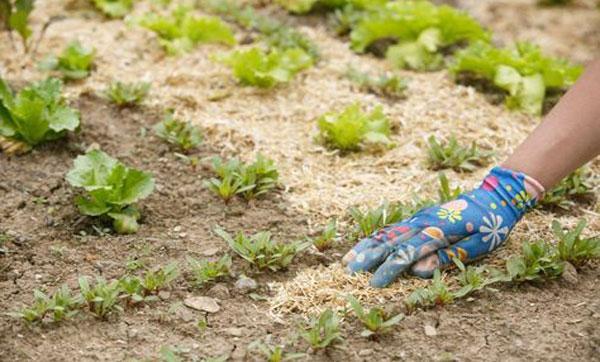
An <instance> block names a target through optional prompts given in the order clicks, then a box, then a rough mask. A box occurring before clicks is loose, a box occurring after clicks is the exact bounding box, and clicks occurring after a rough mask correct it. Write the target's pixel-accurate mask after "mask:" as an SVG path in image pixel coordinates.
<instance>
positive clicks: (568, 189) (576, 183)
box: [540, 167, 593, 210]
mask: <svg viewBox="0 0 600 362" xmlns="http://www.w3.org/2000/svg"><path fill="white" fill-rule="evenodd" d="M590 181H591V180H590V176H589V174H588V172H587V170H586V169H585V168H583V167H582V168H579V169H577V170H576V171H574V172H573V173H571V174H570V175H568V176H567V177H565V178H564V179H562V180H561V181H560V182H559V183H558V185H556V186H554V188H552V190H550V191H548V192H546V193H545V194H544V198H543V199H542V200H541V202H540V204H541V205H542V206H558V207H560V208H562V209H565V210H568V209H569V208H571V207H572V206H573V205H574V204H575V203H574V201H573V200H578V199H581V198H584V197H586V196H589V195H592V194H593V193H592V185H591V182H590Z"/></svg>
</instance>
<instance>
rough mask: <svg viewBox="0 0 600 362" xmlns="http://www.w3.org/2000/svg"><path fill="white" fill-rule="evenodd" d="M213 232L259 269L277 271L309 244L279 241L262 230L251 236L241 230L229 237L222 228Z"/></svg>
mask: <svg viewBox="0 0 600 362" xmlns="http://www.w3.org/2000/svg"><path fill="white" fill-rule="evenodd" d="M215 233H216V234H217V235H219V236H220V237H221V238H222V239H223V240H225V241H226V242H227V244H229V247H231V249H233V251H235V252H236V253H237V254H238V255H239V256H241V257H242V258H244V259H245V260H246V261H248V262H249V263H250V264H252V265H255V266H256V267H257V268H259V269H269V270H272V271H278V270H281V269H286V268H287V267H288V266H289V265H290V263H291V262H292V261H293V260H294V257H295V256H296V254H298V253H299V252H300V251H302V250H304V249H306V248H307V247H309V246H310V243H302V242H298V241H296V242H292V243H281V242H276V241H273V240H272V239H271V233H269V232H267V231H264V232H259V233H256V234H254V235H252V236H246V235H245V234H244V233H243V232H240V233H238V234H237V235H236V236H235V237H231V235H229V234H228V233H227V232H226V231H224V230H223V229H219V228H217V229H215Z"/></svg>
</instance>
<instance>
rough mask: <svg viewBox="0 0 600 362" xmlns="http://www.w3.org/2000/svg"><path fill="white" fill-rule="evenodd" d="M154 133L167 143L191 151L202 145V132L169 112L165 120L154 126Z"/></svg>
mask: <svg viewBox="0 0 600 362" xmlns="http://www.w3.org/2000/svg"><path fill="white" fill-rule="evenodd" d="M154 133H156V135H157V136H158V137H160V138H161V139H163V140H164V141H165V142H167V143H170V144H172V145H175V146H177V147H179V148H180V149H181V150H182V151H184V152H185V151H189V150H191V149H192V148H195V147H198V146H199V145H200V144H201V143H202V131H200V128H198V127H196V126H194V125H193V124H192V123H190V122H186V121H181V120H179V119H176V118H174V117H173V112H167V115H166V116H165V118H164V119H163V120H162V121H161V122H159V123H157V124H156V125H155V126H154Z"/></svg>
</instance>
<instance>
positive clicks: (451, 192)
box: [438, 172, 463, 203]
mask: <svg viewBox="0 0 600 362" xmlns="http://www.w3.org/2000/svg"><path fill="white" fill-rule="evenodd" d="M438 179H439V181H440V188H439V189H438V196H439V201H440V203H445V202H448V201H451V200H455V199H456V198H458V196H460V194H462V193H463V190H462V189H461V188H460V186H457V187H456V188H454V189H451V188H450V182H449V181H448V177H446V174H445V173H443V172H440V174H439V175H438Z"/></svg>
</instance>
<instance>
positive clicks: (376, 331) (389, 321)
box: [346, 295, 404, 337]
mask: <svg viewBox="0 0 600 362" xmlns="http://www.w3.org/2000/svg"><path fill="white" fill-rule="evenodd" d="M346 299H347V300H348V303H350V306H351V307H352V310H354V314H356V317H357V318H358V319H359V320H360V321H361V322H362V324H363V326H364V327H365V330H364V331H363V332H362V333H361V334H360V335H361V336H363V337H374V336H377V335H382V334H385V333H388V332H390V331H391V329H392V327H393V326H395V325H396V324H398V323H400V321H401V320H402V319H404V315H402V314H397V315H395V316H388V315H387V314H386V312H385V311H384V310H383V309H381V308H371V309H369V310H368V311H366V310H365V309H364V308H363V306H362V305H361V304H360V302H359V301H358V300H357V299H356V298H355V297H354V296H352V295H348V296H347V297H346Z"/></svg>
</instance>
